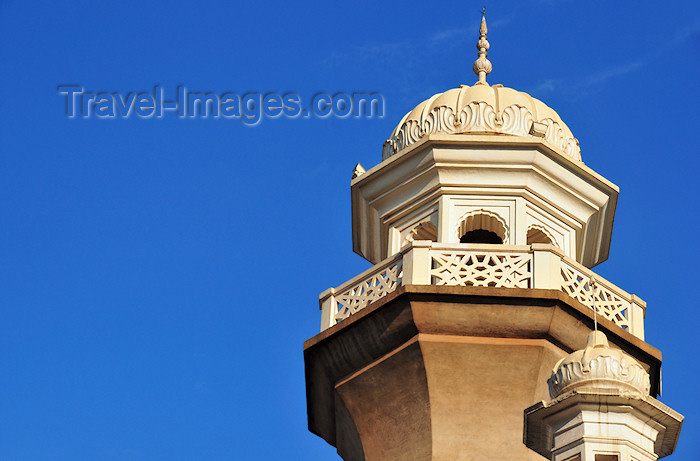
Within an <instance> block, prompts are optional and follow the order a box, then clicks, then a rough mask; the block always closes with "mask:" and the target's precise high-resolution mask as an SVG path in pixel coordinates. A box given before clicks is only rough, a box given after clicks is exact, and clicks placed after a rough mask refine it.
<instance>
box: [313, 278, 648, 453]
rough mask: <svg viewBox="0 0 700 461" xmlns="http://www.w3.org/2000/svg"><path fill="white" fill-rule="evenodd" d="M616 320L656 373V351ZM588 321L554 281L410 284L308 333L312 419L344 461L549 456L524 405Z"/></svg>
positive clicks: (618, 341) (619, 337)
mask: <svg viewBox="0 0 700 461" xmlns="http://www.w3.org/2000/svg"><path fill="white" fill-rule="evenodd" d="M608 323H610V322H608ZM608 323H602V324H601V328H603V329H607V332H608V336H609V338H611V343H613V344H615V345H617V346H618V347H622V348H624V349H625V350H626V351H627V352H628V353H630V354H631V355H633V356H634V357H636V358H637V359H638V360H639V361H640V362H641V363H642V364H644V366H645V367H648V368H649V370H651V372H652V375H653V376H656V379H658V367H659V366H660V354H659V353H658V351H657V350H655V349H654V348H652V347H651V346H648V345H647V344H646V343H644V342H642V341H640V340H638V339H636V338H634V337H632V335H630V334H628V333H626V332H624V331H623V330H621V329H620V328H619V327H617V326H615V325H613V324H611V323H610V324H609V325H608ZM591 326H592V321H591V319H590V318H589V317H588V316H587V312H586V311H585V309H583V308H582V306H581V305H576V302H575V301H573V300H571V299H570V298H568V297H565V295H562V294H561V293H559V292H554V291H550V290H533V289H490V288H476V287H435V286H407V287H402V288H401V289H399V290H398V292H397V293H396V294H392V295H390V296H387V297H386V298H385V299H383V300H380V301H379V302H377V303H375V305H373V306H370V307H368V308H367V309H365V310H364V311H362V312H361V313H358V314H356V315H353V316H352V317H350V318H349V319H347V320H345V321H343V322H341V324H339V325H336V326H334V327H332V328H330V329H329V330H326V331H324V332H323V333H321V334H319V335H317V336H316V337H314V338H312V339H310V340H309V341H307V342H306V344H305V360H306V377H307V400H308V402H307V403H308V410H309V428H310V429H311V430H312V431H313V432H315V433H316V434H319V435H320V436H322V437H323V438H324V439H326V440H327V441H328V442H329V443H331V444H332V445H334V446H336V447H337V448H338V452H339V453H340V454H341V456H342V457H343V458H344V459H345V460H347V461H361V460H364V459H366V460H369V461H373V460H377V461H392V460H397V461H409V460H444V461H448V460H449V461H453V460H492V459H493V460H501V459H503V460H506V459H508V460H510V459H513V460H542V459H544V458H542V457H541V456H540V455H538V454H536V453H535V452H533V451H530V450H529V449H528V448H527V447H525V445H524V444H523V442H522V440H523V410H524V409H525V408H527V407H529V406H530V405H532V404H533V403H535V402H537V401H540V400H547V399H548V390H547V383H546V381H547V378H548V377H549V375H550V373H551V369H552V367H553V366H554V364H555V363H556V362H557V361H558V360H559V359H560V358H562V357H564V356H565V355H566V354H568V353H569V352H571V351H573V350H576V349H580V348H582V347H583V345H584V344H585V341H586V336H587V334H588V332H589V331H590V329H591ZM652 379H654V378H652Z"/></svg>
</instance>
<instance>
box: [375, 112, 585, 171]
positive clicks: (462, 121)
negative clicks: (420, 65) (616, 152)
mask: <svg viewBox="0 0 700 461" xmlns="http://www.w3.org/2000/svg"><path fill="white" fill-rule="evenodd" d="M533 121H535V119H534V117H533V116H532V113H531V112H530V111H529V110H528V108H526V107H522V106H519V105H517V104H513V105H511V106H508V107H506V108H505V109H503V110H502V111H501V112H496V109H495V108H494V107H493V106H492V105H490V104H488V103H486V102H483V101H482V102H472V103H469V104H468V105H466V106H464V107H463V108H462V109H461V110H460V111H459V113H457V114H456V113H455V108H454V107H451V106H438V107H434V108H432V109H431V110H430V112H428V113H427V114H425V115H424V116H423V117H422V121H420V120H415V119H413V118H409V119H408V120H405V121H404V122H403V124H402V125H401V127H400V128H398V129H397V130H396V131H395V134H394V135H392V137H391V138H389V139H388V140H387V141H386V142H385V144H384V152H383V158H384V159H387V158H388V157H390V156H392V155H395V154H397V153H398V152H399V151H401V150H403V149H405V148H407V147H408V146H410V145H412V144H415V143H416V142H418V141H419V140H421V139H422V138H425V137H427V136H429V135H431V134H434V133H445V134H466V133H499V134H510V135H515V136H535V135H534V134H532V132H531V128H532V124H533ZM538 123H540V124H543V125H545V126H546V131H545V133H544V140H545V141H547V142H548V143H550V144H552V145H554V146H555V147H556V148H557V149H559V150H560V151H561V152H563V153H564V154H566V155H567V156H569V157H571V158H572V159H574V160H576V161H579V162H580V161H581V148H580V147H579V143H578V140H577V139H576V138H574V137H572V136H567V133H566V132H565V131H564V130H563V129H562V127H561V125H560V124H559V123H558V122H557V121H555V120H552V119H551V118H544V119H542V120H539V122H538Z"/></svg>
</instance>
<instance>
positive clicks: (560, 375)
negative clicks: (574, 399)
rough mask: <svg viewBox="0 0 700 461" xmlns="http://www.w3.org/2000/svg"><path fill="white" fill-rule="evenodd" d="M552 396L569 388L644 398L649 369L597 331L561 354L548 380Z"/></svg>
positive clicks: (570, 389) (648, 387)
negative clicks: (576, 348) (578, 347)
mask: <svg viewBox="0 0 700 461" xmlns="http://www.w3.org/2000/svg"><path fill="white" fill-rule="evenodd" d="M548 383H549V395H550V397H551V398H552V399H554V398H556V397H558V396H560V395H562V394H565V393H566V392H569V391H572V390H579V389H581V390H583V389H585V390H588V391H610V390H612V391H618V392H620V394H627V395H633V396H635V397H638V398H644V397H647V396H648V395H649V390H650V384H649V373H647V372H646V370H644V368H643V367H642V366H641V365H640V364H639V362H637V361H636V360H635V359H634V358H632V357H631V356H629V355H627V354H625V353H624V352H622V351H621V350H620V349H614V348H612V347H610V345H609V344H608V338H607V337H606V336H605V334H603V333H602V332H600V331H593V332H591V333H590V335H589V336H588V342H587V344H586V348H585V349H582V350H579V351H576V352H573V353H572V354H569V355H568V356H566V357H564V358H563V359H561V360H560V361H559V363H557V364H556V365H555V366H554V369H553V370H552V376H551V377H550V378H549V380H548Z"/></svg>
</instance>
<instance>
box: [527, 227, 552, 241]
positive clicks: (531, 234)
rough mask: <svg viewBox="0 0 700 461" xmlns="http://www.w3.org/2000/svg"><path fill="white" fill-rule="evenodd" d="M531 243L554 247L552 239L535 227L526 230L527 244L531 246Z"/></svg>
mask: <svg viewBox="0 0 700 461" xmlns="http://www.w3.org/2000/svg"><path fill="white" fill-rule="evenodd" d="M533 243H548V244H550V245H556V244H555V243H554V241H552V238H551V237H550V236H549V235H547V233H546V232H544V230H542V229H538V228H537V227H531V228H530V229H528V230H527V244H528V245H532V244H533Z"/></svg>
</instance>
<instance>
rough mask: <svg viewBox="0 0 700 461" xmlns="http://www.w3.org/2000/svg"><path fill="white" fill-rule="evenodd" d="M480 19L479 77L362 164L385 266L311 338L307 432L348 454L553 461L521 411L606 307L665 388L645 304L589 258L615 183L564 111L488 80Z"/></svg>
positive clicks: (342, 295)
mask: <svg viewBox="0 0 700 461" xmlns="http://www.w3.org/2000/svg"><path fill="white" fill-rule="evenodd" d="M480 33H481V36H480V38H479V40H478V42H477V49H478V50H479V58H478V59H477V60H476V62H475V63H474V72H475V73H476V74H477V75H478V81H477V82H476V83H475V84H474V85H473V86H466V85H462V86H460V87H459V88H455V89H452V90H448V91H446V92H444V93H440V94H437V95H435V96H433V97H431V98H430V99H428V100H426V101H424V102H422V103H421V104H419V105H418V106H416V108H415V109H413V110H412V111H410V112H409V113H408V114H407V115H406V116H405V117H404V118H403V119H402V120H401V121H400V122H399V124H398V125H397V127H396V128H395V129H394V131H393V132H392V133H391V135H390V137H389V139H388V140H387V141H386V142H385V143H384V147H383V152H382V162H381V163H380V164H378V165H377V166H375V167H373V168H371V169H369V170H367V171H365V169H364V168H363V167H362V166H361V165H359V164H358V165H357V166H356V167H355V171H354V172H353V178H352V181H351V194H352V226H353V248H354V250H355V252H357V253H358V254H360V255H361V256H363V257H364V258H366V259H367V260H368V261H370V262H371V263H372V264H374V266H373V267H371V268H370V269H369V270H367V271H365V272H363V273H362V274H359V275H357V276H356V277H354V278H352V279H351V280H349V281H347V282H345V283H343V284H341V285H339V286H337V287H335V288H330V289H328V290H326V291H325V292H323V293H322V294H321V295H320V298H319V299H320V306H321V310H322V313H321V330H322V331H321V333H320V334H319V335H316V336H315V337H313V338H311V339H309V340H308V341H306V343H305V346H304V355H305V363H306V381H307V404H308V416H309V428H310V430H311V431H312V432H314V433H316V434H318V435H319V436H321V437H323V438H324V439H325V440H326V441H328V442H329V443H331V444H332V445H334V446H335V447H337V449H338V453H339V454H340V455H341V456H342V457H343V458H344V459H346V460H358V461H359V460H365V459H366V460H381V461H388V460H401V461H405V460H438V459H439V460H457V459H465V460H466V459H519V460H526V459H533V460H534V459H543V458H542V457H541V455H540V454H537V453H536V452H534V451H530V450H528V449H527V447H526V446H525V445H524V444H523V442H522V434H523V418H522V410H523V408H526V407H529V406H530V405H532V404H533V403H535V402H537V401H542V400H545V399H546V397H547V395H548V388H547V386H546V380H547V377H548V375H549V373H550V371H551V369H552V367H553V366H554V365H555V364H556V363H557V362H558V361H560V360H561V359H562V358H564V357H566V356H567V355H568V354H569V353H571V352H572V351H575V350H578V349H582V348H583V347H584V346H585V342H586V337H587V336H588V334H589V333H590V332H591V331H592V330H593V327H594V323H595V322H594V313H596V315H597V318H598V319H599V323H600V328H601V329H602V330H605V331H606V333H607V336H608V338H609V342H610V344H611V345H612V347H615V348H617V349H620V350H622V351H624V352H625V353H626V354H628V356H630V357H634V359H635V360H636V361H637V362H638V363H639V364H640V366H641V367H642V368H643V369H644V370H645V372H646V373H648V374H649V377H650V387H649V394H650V395H651V396H655V395H657V394H658V391H659V389H660V372H659V370H660V365H661V354H660V352H659V351H658V350H656V349H655V348H653V347H652V346H650V345H648V344H646V343H645V342H644V312H645V309H646V305H645V303H644V302H643V301H642V300H641V299H640V298H638V297H637V296H635V295H633V294H629V293H627V292H626V291H624V290H622V289H621V288H618V287H617V286H615V285H614V284H612V283H611V282H609V281H607V280H605V279H603V278H602V277H600V276H598V275H596V274H594V273H593V272H592V271H591V270H590V268H591V267H593V266H595V265H596V264H598V263H600V262H602V261H604V260H605V259H607V257H608V253H609V248H610V240H611V235H612V224H613V218H614V213H615V206H616V203H617V197H618V188H617V186H615V185H614V184H613V183H611V182H610V181H608V180H607V179H605V178H604V177H602V176H601V175H599V174H598V173H596V172H595V171H593V170H592V169H590V168H588V167H587V166H586V165H585V164H584V163H583V161H582V159H581V151H580V147H579V143H578V141H577V140H576V138H575V137H574V136H573V134H572V133H571V130H569V128H568V127H567V126H566V124H565V123H564V122H563V121H562V119H561V118H560V117H559V115H558V114H557V113H556V112H555V111H554V110H552V109H551V108H549V107H548V106H546V105H545V104H544V103H542V102H541V101H538V100H537V99H535V98H533V97H531V96H530V95H528V94H526V93H522V92H519V91H516V90H513V89H510V88H506V87H503V86H502V85H489V84H488V83H487V82H486V75H488V74H489V73H490V72H491V69H492V65H491V63H490V62H489V61H488V59H487V58H486V56H487V51H488V48H489V44H488V41H487V40H486V33H487V29H486V20H485V18H482V23H481V28H480Z"/></svg>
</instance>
